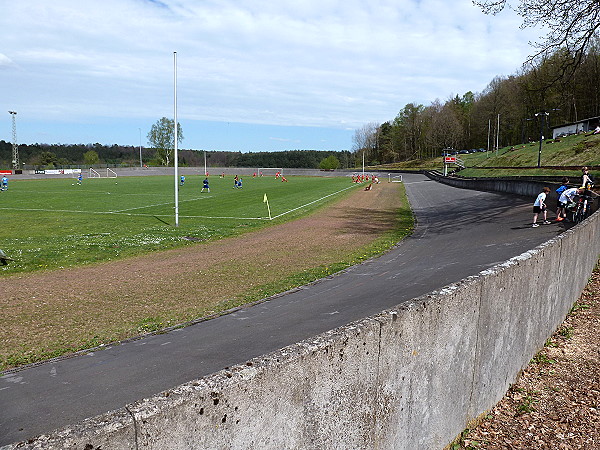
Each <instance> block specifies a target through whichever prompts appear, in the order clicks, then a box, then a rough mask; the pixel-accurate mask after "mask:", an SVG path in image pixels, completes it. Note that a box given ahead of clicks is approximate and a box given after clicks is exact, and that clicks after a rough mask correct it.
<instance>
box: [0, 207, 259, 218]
mask: <svg viewBox="0 0 600 450" xmlns="http://www.w3.org/2000/svg"><path fill="white" fill-rule="evenodd" d="M0 210H6V211H40V212H60V213H73V214H81V213H86V214H106V215H109V214H114V215H122V216H136V217H173V214H137V213H128V212H115V211H85V210H80V209H75V210H72V209H44V208H6V207H0ZM179 217H184V218H188V219H233V220H269V219H268V218H267V217H229V216H185V215H181V214H180V215H179Z"/></svg>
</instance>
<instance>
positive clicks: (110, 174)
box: [88, 167, 117, 178]
mask: <svg viewBox="0 0 600 450" xmlns="http://www.w3.org/2000/svg"><path fill="white" fill-rule="evenodd" d="M98 170H100V169H98ZM98 170H96V169H93V168H92V167H90V172H89V174H88V177H89V178H117V172H115V171H114V170H112V169H110V168H108V167H107V168H106V175H104V176H103V175H101V173H100V172H99V171H98ZM101 172H102V173H104V170H101Z"/></svg>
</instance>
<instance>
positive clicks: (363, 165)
mask: <svg viewBox="0 0 600 450" xmlns="http://www.w3.org/2000/svg"><path fill="white" fill-rule="evenodd" d="M362 156H363V158H362V159H363V178H364V176H365V151H364V150H363V155H362Z"/></svg>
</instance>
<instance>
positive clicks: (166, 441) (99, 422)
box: [8, 213, 600, 450]
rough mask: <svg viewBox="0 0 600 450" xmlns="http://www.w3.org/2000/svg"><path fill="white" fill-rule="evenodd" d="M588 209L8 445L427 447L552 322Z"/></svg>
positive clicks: (584, 255) (582, 248) (582, 252)
mask: <svg viewBox="0 0 600 450" xmlns="http://www.w3.org/2000/svg"><path fill="white" fill-rule="evenodd" d="M599 214H600V213H598V214H594V215H593V216H592V217H590V218H589V219H588V220H586V221H585V222H583V223H581V224H580V225H578V226H577V227H574V228H572V229H571V230H569V231H567V232H565V233H563V234H562V235H560V236H558V237H557V238H555V239H553V240H551V241H549V242H548V243H546V244H544V245H542V246H540V247H537V248H536V249H534V250H532V251H529V252H527V253H524V254H523V255H520V256H518V257H515V258H513V259H511V260H509V261H507V262H505V263H503V264H500V265H498V266H496V267H494V268H492V269H489V270H486V271H484V272H481V273H480V274H478V275H476V276H473V277H470V278H468V279H465V280H463V281H461V282H460V283H457V284H453V285H451V286H448V287H446V288H444V289H442V290H440V291H438V292H435V293H432V294H430V295H426V296H423V297H420V298H417V299H414V300H412V301H410V302H407V303H403V304H401V305H399V306H397V307H396V308H394V309H391V310H388V311H384V312H382V313H380V314H378V315H376V316H374V317H369V318H366V319H364V320H361V321H359V322H355V323H352V324H349V325H347V326H345V327H342V328H339V329H336V330H332V331H330V332H328V333H325V334H322V335H319V336H317V337H315V338H314V339H312V340H308V341H303V342H300V343H298V344H295V345H292V346H289V347H286V348H284V349H282V350H280V351H278V352H274V353H271V354H268V355H265V356H263V357H261V358H257V359H254V360H251V361H248V362H247V363H246V364H242V365H239V366H236V367H232V368H230V369H228V370H224V371H221V372H218V373H216V374H213V375H212V376H209V377H205V378H202V379H199V380H196V381H192V382H189V383H187V384H185V385H181V386H179V387H177V388H175V389H172V390H170V391H168V392H164V393H162V394H159V395H157V396H155V397H153V398H150V399H146V400H143V401H140V402H138V403H135V404H132V405H129V406H128V407H126V408H123V409H121V410H118V411H114V412H112V413H108V414H105V415H102V416H99V417H96V418H93V419H89V420H86V421H84V422H82V423H79V424H77V425H74V426H72V427H69V428H68V429H64V430H61V431H59V432H56V433H53V434H51V435H48V436H41V437H39V438H38V439H36V440H33V441H30V442H28V443H21V444H19V446H18V447H17V448H29V449H33V448H66V449H71V448H72V449H84V448H89V449H92V448H103V449H115V450H118V449H137V448H144V449H161V450H164V449H191V448H198V449H250V448H261V449H356V448H361V449H372V448H373V449H396V450H397V449H435V448H439V449H441V448H443V447H444V446H445V445H447V444H448V443H449V442H450V441H451V440H452V439H453V438H454V437H455V436H457V435H458V434H459V433H460V432H461V431H462V430H463V429H464V427H465V425H466V424H467V423H468V422H469V421H470V420H471V419H473V418H476V417H477V416H478V415H480V414H481V413H483V412H485V411H486V410H489V409H490V408H491V407H492V406H493V405H494V404H495V403H496V402H497V401H499V400H500V399H501V398H502V396H503V395H504V393H505V392H506V390H507V389H508V387H509V385H510V384H511V383H512V382H514V380H515V379H516V376H517V374H518V373H519V371H520V370H521V369H522V368H523V367H524V366H525V365H526V364H527V363H528V362H529V360H530V359H531V358H532V356H533V355H534V354H535V353H536V352H537V351H538V350H539V349H540V348H541V347H542V346H543V345H544V342H545V341H546V339H547V338H548V336H549V335H550V334H551V333H552V332H553V331H554V330H555V329H556V328H557V327H558V326H559V325H560V323H561V322H562V321H563V319H564V317H565V315H566V314H567V313H568V311H569V309H570V307H571V305H572V304H573V303H574V302H575V301H576V300H577V298H578V297H579V295H580V293H581V291H582V289H583V288H584V286H585V284H586V282H587V279H588V277H589V275H590V273H591V271H592V270H593V268H594V265H595V264H596V261H597V259H598V254H599V253H600V239H598V229H599V227H600V215H599ZM8 448H12V447H8Z"/></svg>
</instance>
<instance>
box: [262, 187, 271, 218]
mask: <svg viewBox="0 0 600 450" xmlns="http://www.w3.org/2000/svg"><path fill="white" fill-rule="evenodd" d="M263 203H266V204H267V209H268V210H269V220H272V219H271V207H270V206H269V199H268V198H267V194H266V193H265V196H264V198H263Z"/></svg>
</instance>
